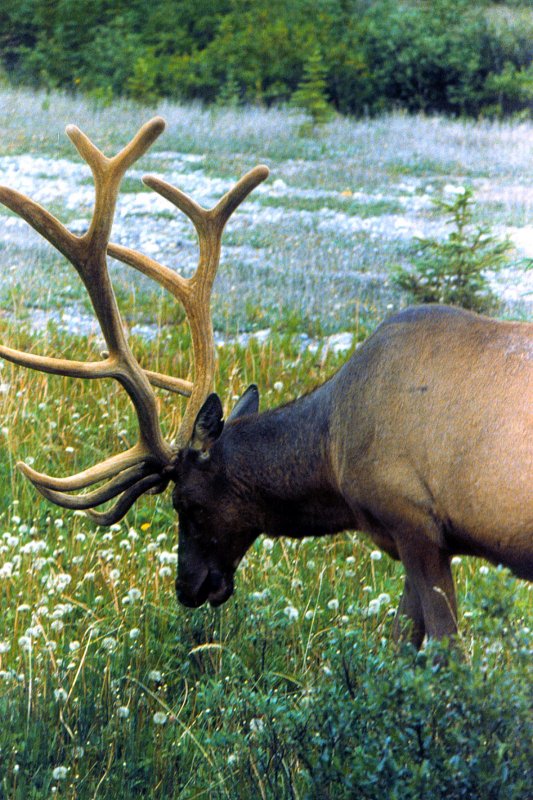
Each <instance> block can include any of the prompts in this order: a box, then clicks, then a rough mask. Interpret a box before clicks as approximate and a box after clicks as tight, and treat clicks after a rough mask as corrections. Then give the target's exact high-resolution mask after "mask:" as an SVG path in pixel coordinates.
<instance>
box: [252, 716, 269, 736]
mask: <svg viewBox="0 0 533 800" xmlns="http://www.w3.org/2000/svg"><path fill="white" fill-rule="evenodd" d="M264 728H265V723H264V722H263V720H262V719H259V718H258V717H254V718H253V719H251V720H250V732H251V733H261V731H262V730H264Z"/></svg>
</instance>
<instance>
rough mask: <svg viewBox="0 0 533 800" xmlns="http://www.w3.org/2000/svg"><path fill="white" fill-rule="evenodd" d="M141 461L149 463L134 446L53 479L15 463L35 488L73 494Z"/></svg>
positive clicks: (143, 454)
mask: <svg viewBox="0 0 533 800" xmlns="http://www.w3.org/2000/svg"><path fill="white" fill-rule="evenodd" d="M141 461H142V462H146V463H150V460H149V458H148V457H147V455H146V453H145V450H144V449H143V447H142V446H141V445H140V444H136V445H134V446H133V447H130V449H129V450H126V451H124V452H123V453H117V454H116V455H114V456H111V457H110V458H108V459H106V460H105V461H101V462H100V463H99V464H96V465H95V466H94V467H89V469H85V470H83V472H78V473H77V474H76V475H70V476H69V477H67V478H54V477H52V476H51V475H46V474H45V473H44V472H37V470H34V469H32V467H29V466H28V465H27V464H24V463H23V462H22V461H19V462H18V463H17V468H18V469H19V470H20V471H21V472H22V474H23V475H25V477H26V478H28V480H30V481H31V482H32V483H33V485H34V486H35V487H36V488H40V487H43V488H46V489H53V490H55V491H59V492H74V491H76V490H78V489H86V488H87V487H88V486H93V485H94V484H95V483H99V482H100V481H105V480H108V479H109V478H112V477H113V476H114V475H118V474H119V473H120V472H122V471H123V470H126V469H129V468H130V467H133V466H135V465H136V464H139V463H140V462H141ZM152 463H153V459H152Z"/></svg>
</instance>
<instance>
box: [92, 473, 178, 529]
mask: <svg viewBox="0 0 533 800" xmlns="http://www.w3.org/2000/svg"><path fill="white" fill-rule="evenodd" d="M169 480H170V478H169V477H167V478H162V477H161V476H160V475H147V477H146V478H142V479H141V480H140V481H137V483H134V484H133V486H130V487H129V489H126V491H125V492H124V493H123V494H122V496H121V497H120V499H119V500H118V501H117V502H116V503H115V505H114V506H112V508H110V509H109V511H92V510H91V511H88V512H87V516H88V517H90V518H91V519H92V520H93V522H96V523H97V524H98V525H114V523H115V522H118V521H119V520H120V519H122V517H123V516H124V514H126V512H127V511H129V510H130V508H131V507H132V505H133V504H134V503H135V501H136V500H137V499H138V498H139V497H141V495H143V494H146V492H151V493H152V494H159V493H160V492H164V491H165V489H166V488H167V486H168V483H169Z"/></svg>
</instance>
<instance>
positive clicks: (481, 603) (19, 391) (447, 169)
mask: <svg viewBox="0 0 533 800" xmlns="http://www.w3.org/2000/svg"><path fill="white" fill-rule="evenodd" d="M0 108H1V109H2V112H3V113H2V119H3V127H2V132H1V133H0V182H2V183H7V184H9V185H12V186H13V187H14V188H18V189H20V190H21V191H24V192H25V193H27V194H29V195H31V196H33V197H36V199H38V200H39V202H41V203H43V205H45V206H47V207H49V208H51V210H53V211H54V213H56V214H57V215H58V216H59V217H60V218H61V219H62V220H63V221H65V222H66V223H67V224H68V225H69V226H70V227H71V228H72V229H73V230H76V231H77V232H81V231H82V230H83V229H84V225H85V224H86V222H87V220H88V219H89V214H90V202H91V193H92V189H91V182H90V180H89V176H88V169H87V168H85V167H84V166H83V165H82V164H81V162H80V161H79V159H78V157H77V155H76V154H75V152H74V149H73V148H72V146H71V144H70V143H69V141H68V139H67V138H66V137H65V136H64V133H63V130H64V126H65V124H67V123H69V122H74V123H76V124H77V125H78V126H79V127H81V128H82V130H85V131H86V132H87V133H88V135H89V136H90V137H91V138H92V139H93V140H94V141H95V143H96V144H98V146H100V147H101V149H103V150H104V152H106V153H109V154H110V153H113V152H116V151H117V150H118V148H119V147H120V146H122V145H123V144H124V143H125V142H126V141H127V140H128V139H129V137H130V136H131V135H132V134H133V132H134V131H135V130H136V129H137V128H138V127H139V125H140V124H141V123H142V122H144V121H145V120H146V119H148V118H149V117H150V116H152V115H153V114H154V113H155V112H157V113H160V114H161V115H162V116H164V117H165V118H166V119H167V122H168V130H167V132H166V133H165V134H164V135H163V136H162V137H161V139H160V140H159V141H158V143H157V145H156V146H155V147H154V148H153V150H152V151H151V152H150V154H148V155H147V156H145V157H144V159H143V160H142V162H141V163H140V164H139V165H138V167H139V168H138V169H137V165H136V166H135V169H133V170H132V171H131V175H130V176H129V177H128V178H127V179H126V181H125V186H124V192H123V195H122V199H121V201H120V203H119V207H118V210H117V222H116V226H115V229H114V230H115V232H116V240H117V241H121V242H122V243H123V244H128V245H129V246H131V247H137V248H139V249H140V250H143V251H145V252H147V253H149V254H150V255H152V256H153V257H156V258H161V260H163V262H164V263H167V264H169V265H170V266H174V267H176V268H179V269H180V270H182V271H183V272H184V274H190V271H191V270H192V269H193V266H194V264H195V261H196V242H195V239H194V235H193V233H192V231H191V230H190V229H189V226H188V224H187V223H186V222H185V221H183V220H180V219H177V218H176V217H177V215H176V214H174V211H173V210H172V209H171V208H170V207H167V206H166V205H164V204H163V205H160V204H159V203H158V202H157V199H156V198H154V197H152V195H151V194H150V193H148V192H146V191H144V190H142V188H141V187H140V186H139V182H138V180H137V179H138V177H139V175H140V174H143V173H144V172H147V171H154V172H158V173H160V174H161V175H163V176H164V177H165V178H166V179H167V180H169V181H171V182H174V183H176V185H178V186H180V187H181V188H183V189H184V190H185V191H188V192H189V191H190V192H191V194H193V196H194V197H195V199H196V200H199V201H200V202H202V203H205V204H206V205H208V204H211V203H213V202H215V201H216V199H217V198H218V197H220V195H221V194H222V193H223V192H224V191H226V190H227V188H228V187H229V186H230V185H231V184H232V183H233V182H234V181H235V180H236V179H238V178H239V177H240V175H241V174H243V173H244V172H245V171H246V170H248V169H250V168H251V167H253V166H254V165H255V164H256V163H260V162H264V163H267V164H268V166H269V167H270V169H271V173H272V174H271V178H270V180H269V181H268V182H267V184H265V187H264V188H262V189H261V191H257V192H255V193H254V194H253V195H252V196H251V197H250V198H249V199H248V200H247V201H246V202H245V204H244V205H243V207H242V208H241V209H240V210H239V211H238V212H237V214H236V215H235V218H232V221H231V222H230V224H229V225H228V230H227V232H226V234H225V238H224V240H223V248H224V249H223V257H222V261H221V266H220V270H219V272H220V275H219V278H218V279H217V284H216V287H215V296H214V300H213V316H214V320H215V327H216V330H217V339H218V341H219V345H218V348H217V352H218V364H217V376H216V387H217V390H218V391H219V392H220V394H221V396H222V398H223V402H224V406H225V409H226V410H229V409H230V408H231V406H232V404H233V403H234V401H235V398H236V397H237V396H239V394H240V393H241V392H242V391H243V389H244V388H246V386H247V385H248V384H249V383H250V382H252V381H253V382H256V383H257V384H258V385H259V388H260V392H261V397H262V400H261V404H262V407H263V408H266V407H269V406H273V405H275V404H279V403H281V402H284V401H288V400H290V399H292V398H294V397H296V396H298V395H299V394H301V393H303V392H305V391H308V390H309V389H311V388H312V387H313V386H316V385H317V384H318V383H320V382H322V381H323V380H325V379H326V378H327V377H328V376H329V375H331V374H332V373H333V372H334V371H335V370H336V369H337V368H338V367H339V366H340V364H341V363H343V361H344V360H345V358H346V357H347V356H348V355H349V353H350V350H351V349H353V348H354V347H355V346H356V345H357V342H358V341H361V340H362V339H364V338H365V336H366V335H368V333H369V332H370V331H371V330H372V329H373V328H374V327H375V326H376V325H377V324H378V323H379V321H380V320H381V319H382V318H383V317H384V315H386V314H387V313H390V311H391V310H394V309H397V308H399V307H401V306H403V305H405V304H406V303H407V302H408V298H406V297H405V296H403V295H401V294H400V293H399V292H398V290H396V289H394V287H393V286H392V285H391V283H390V272H391V270H392V268H393V267H394V266H395V265H398V264H402V265H405V264H407V263H409V262H410V259H412V257H413V254H414V253H416V249H417V240H416V236H417V235H436V236H438V235H441V236H442V235H444V234H445V231H446V229H445V226H444V224H443V222H442V220H441V219H440V218H439V217H438V215H436V212H435V210H434V207H433V204H432V202H431V201H432V198H433V197H439V196H443V195H445V194H446V193H447V192H448V193H449V192H450V191H453V190H454V188H457V187H460V186H463V185H465V184H468V185H471V186H472V187H473V189H474V192H475V197H476V215H477V221H478V222H479V224H482V225H487V226H490V227H491V229H492V230H494V231H496V232H497V233H498V234H499V235H506V234H507V235H509V236H510V237H511V238H512V239H513V241H514V242H515V243H516V249H515V250H514V251H513V253H512V254H511V259H510V262H509V265H508V267H507V268H506V269H505V270H503V271H502V272H501V273H500V274H499V275H497V276H496V275H495V276H494V279H493V280H494V286H495V287H496V289H497V291H498V292H499V294H500V296H501V297H502V301H503V304H502V307H501V309H500V312H499V313H500V314H501V315H502V316H505V317H508V318H520V319H531V318H532V312H531V303H532V295H531V289H532V288H533V287H531V283H530V281H531V275H532V273H531V271H528V270H527V267H528V261H527V259H528V258H531V256H532V255H533V253H532V252H531V247H532V244H531V243H532V240H533V234H532V230H531V217H532V215H531V211H532V208H531V207H532V203H533V199H532V192H531V185H530V180H529V178H528V170H529V169H530V164H531V152H532V147H533V126H532V125H531V123H525V122H521V123H512V122H508V123H495V122H490V123H489V122H480V123H474V122H463V121H449V120H445V119H443V118H438V117H435V118H426V117H409V116H406V115H390V116H387V117H383V118H378V119H375V120H360V121H354V120H349V119H340V118H338V119H334V120H333V121H332V122H331V123H329V124H328V125H325V126H324V127H322V128H321V129H319V130H317V131H315V132H314V133H312V134H311V133H310V132H309V131H307V133H305V131H303V130H302V117H301V115H298V114H297V113H295V112H291V111H287V110H283V109H281V110H276V109H272V110H269V111H265V110H263V109H259V108H258V109H223V108H217V109H212V110H205V109H203V108H201V107H200V106H186V107H184V106H176V105H171V104H168V103H161V104H160V105H158V107H157V109H152V108H142V107H139V106H138V105H133V104H128V103H126V102H117V103H116V104H113V106H111V107H109V108H107V107H104V106H101V105H98V104H95V103H94V102H92V103H91V102H89V101H84V100H81V99H77V98H72V97H68V96H63V95H54V94H51V95H50V94H44V93H43V94H33V93H28V92H21V91H20V92H18V91H17V92H15V91H7V90H2V91H1V92H0ZM0 254H1V257H2V264H3V270H2V275H3V278H2V282H1V286H0V309H1V310H0V341H2V343H6V344H9V345H10V346H13V347H18V348H20V349H28V350H32V351H35V352H39V353H42V354H46V355H56V356H57V355H61V356H64V357H71V358H78V359H96V358H98V357H99V352H100V349H101V341H100V338H99V336H98V332H97V330H96V329H95V328H94V327H93V326H92V325H91V324H90V313H89V309H88V306H87V301H86V300H85V298H84V296H83V292H82V289H81V287H80V285H79V281H77V276H76V275H75V273H74V271H73V269H72V268H71V267H70V266H69V265H68V264H66V263H64V261H63V260H62V259H61V258H60V257H59V256H58V255H57V254H56V253H54V252H53V251H51V248H49V247H48V246H47V245H46V243H44V244H43V243H42V242H40V241H39V239H38V237H36V236H34V235H33V233H32V232H31V231H29V229H28V228H27V227H26V226H25V223H23V222H21V221H19V220H17V219H16V218H15V217H14V216H13V215H11V214H10V213H8V212H7V211H0ZM112 274H113V277H114V280H115V282H116V288H117V295H118V298H119V302H120V304H121V309H122V311H123V314H124V316H125V318H126V320H127V324H128V326H129V329H130V331H131V339H132V342H133V346H134V350H135V353H136V355H137V356H138V358H139V360H140V361H141V363H143V364H145V365H148V364H150V367H151V368H152V369H156V370H158V371H161V372H170V373H172V374H176V375H179V376H181V377H186V376H187V374H188V373H189V372H190V369H191V365H190V362H189V334H188V330H187V326H186V323H185V322H184V319H183V314H182V312H181V310H180V309H177V308H176V307H175V306H174V305H173V304H171V303H170V302H169V299H168V298H166V297H164V296H163V295H162V293H161V292H160V291H159V289H158V288H154V287H153V286H152V285H150V283H149V282H147V281H145V280H144V279H143V278H142V277H139V276H137V275H132V273H131V271H130V272H128V271H127V268H126V267H123V266H119V265H113V267H112ZM339 334H343V336H339ZM345 334H350V335H349V336H348V338H346V336H345ZM340 343H342V344H343V345H344V346H343V347H341V346H340ZM346 343H347V349H346ZM124 394H125V393H124V392H122V391H121V390H120V389H119V388H118V387H116V386H115V385H111V384H110V383H108V382H91V383H90V385H88V384H86V383H84V382H83V381H75V380H68V379H63V378H60V377H53V376H45V375H42V374H40V373H29V372H27V371H25V370H23V369H20V368H16V367H13V366H11V365H10V364H8V363H7V362H4V363H2V364H1V371H0V408H1V419H0V437H1V439H2V448H1V453H0V475H1V478H2V484H3V487H4V491H3V493H2V496H1V498H0V603H1V606H0V607H1V612H2V613H1V618H0V723H1V724H0V798H1V800H15V799H16V800H41V799H42V798H50V797H58V798H69V800H74V798H76V799H78V798H79V799H80V800H85V798H105V799H106V800H111V798H113V799H114V798H117V797H125V798H128V799H129V798H154V800H155V799H156V798H157V799H158V800H159V799H160V800H177V799H178V798H179V799H180V800H193V799H196V798H198V799H200V798H202V799H203V798H205V799H206V800H207V799H208V798H209V800H211V798H217V799H218V798H231V799H232V800H234V799H235V798H237V799H240V798H242V800H250V798H262V799H263V800H281V799H282V798H283V800H284V799H285V798H295V799H296V800H299V799H302V800H303V799H304V798H316V800H329V799H331V800H343V798H346V799H347V800H348V799H350V798H355V797H357V798H364V799H365V800H366V798H368V799H369V800H370V799H372V800H373V799H374V798H375V799H376V800H378V798H379V800H383V798H392V799H396V798H397V799H398V800H419V799H420V798H432V799H433V798H436V799H438V798H447V800H455V798H465V799H466V798H468V800H475V799H476V798H477V799H478V800H492V799H494V800H524V799H527V798H528V797H530V796H531V786H532V785H533V748H532V741H533V704H532V694H531V685H532V683H531V680H532V677H533V675H532V658H531V656H532V652H533V647H532V625H531V620H532V603H533V600H532V592H531V587H530V586H529V585H528V584H526V583H525V582H523V581H519V580H516V579H514V578H513V577H512V576H511V574H510V573H509V572H508V571H507V570H505V569H502V568H499V567H494V566H489V565H487V564H485V563H484V562H482V561H479V560H475V559H466V558H462V559H461V558H456V559H454V567H453V569H454V577H455V580H456V583H457V589H458V597H459V604H460V619H459V625H460V631H461V634H460V639H459V643H458V646H457V648H456V650H454V651H451V652H448V651H447V653H446V657H443V654H442V652H441V650H442V647H441V646H438V645H436V644H430V645H428V646H427V647H426V648H425V650H424V651H422V652H421V653H419V654H417V653H415V652H414V651H413V650H412V649H410V648H409V647H405V648H400V649H397V648H395V647H394V645H393V644H392V643H391V641H390V632H391V628H392V621H393V617H394V613H395V608H396V606H397V604H398V601H399V597H400V594H401V589H402V583H403V575H402V569H401V567H400V566H399V565H397V564H396V563H393V562H392V561H391V560H390V559H388V558H387V557H386V556H385V555H383V557H382V556H381V553H380V552H379V551H376V550H375V549H374V547H373V546H372V544H371V543H370V542H369V541H368V540H366V539H365V538H364V537H362V536H359V535H357V533H355V532H350V533H346V534H342V535H340V536H336V537H331V538H325V539H304V540H303V541H299V542H297V541H293V540H290V539H283V540H276V541H274V540H271V539H269V538H265V537H262V538H261V539H259V540H258V541H257V542H256V544H255V545H254V547H253V548H252V549H251V551H250V552H249V554H248V555H247V557H246V559H245V561H244V562H243V564H242V565H241V567H240V568H239V571H238V574H237V590H236V594H235V597H234V598H233V599H232V600H231V601H230V602H229V603H228V604H227V605H225V606H223V607H222V608H220V609H216V610H213V609H210V608H202V609H199V610H196V611H189V610H186V609H184V608H181V607H178V605H177V602H176V599H175V595H174V585H173V584H174V574H175V569H176V559H177V530H176V517H175V514H174V512H173V511H172V507H171V502H170V496H169V492H167V493H165V494H164V495H161V496H157V497H145V498H143V499H142V500H141V501H139V502H138V503H137V506H136V508H135V509H134V510H132V511H131V512H130V513H129V514H128V516H127V517H126V519H125V520H124V521H123V522H121V523H120V524H117V525H114V526H112V527H111V528H110V529H104V528H98V527H96V526H95V525H93V524H92V523H91V522H90V521H89V520H88V519H87V518H86V517H85V516H84V515H83V513H82V512H74V513H72V512H67V511H63V510H62V509H59V508H56V507H55V506H51V505H50V504H48V503H47V502H46V501H44V500H43V499H42V498H40V497H39V496H38V495H37V494H36V492H35V491H34V490H33V488H32V487H31V486H30V485H29V484H28V483H27V482H26V481H25V480H24V479H23V478H22V476H21V475H20V474H19V473H18V472H17V471H16V470H15V469H14V465H15V462H16V461H17V460H19V459H22V460H25V461H26V462H27V463H30V464H34V465H35V467H36V468H37V469H43V470H45V471H47V472H49V473H51V474H67V473H73V472H75V471H79V470H81V469H83V468H85V467H86V466H89V465H90V464H92V463H95V462H96V461H98V460H101V459H103V458H104V457H106V456H107V455H109V454H110V453H112V452H116V451H117V450H119V449H124V448H125V447H127V446H128V445H129V444H130V443H131V442H132V441H134V439H135V422H134V419H133V415H132V412H131V408H130V406H129V405H128V402H127V398H126V397H125V396H124ZM160 403H161V417H162V423H163V427H164V430H165V431H167V432H169V434H170V435H171V432H172V431H173V430H175V429H176V428H177V425H178V423H179V419H180V415H181V413H182V410H183V406H182V401H181V400H179V399H176V398H175V397H170V396H168V395H164V394H161V395H160ZM435 656H441V657H440V658H435Z"/></svg>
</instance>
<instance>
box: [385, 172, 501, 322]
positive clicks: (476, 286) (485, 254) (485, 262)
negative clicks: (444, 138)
mask: <svg viewBox="0 0 533 800" xmlns="http://www.w3.org/2000/svg"><path fill="white" fill-rule="evenodd" d="M472 198H473V191H472V189H471V188H470V187H467V188H465V189H461V190H460V191H458V193H457V194H456V196H455V199H454V200H450V201H446V200H436V201H435V205H436V207H437V208H438V209H439V210H441V211H442V212H443V213H444V214H445V215H446V216H447V218H448V221H449V222H450V223H451V224H452V225H454V230H452V232H451V233H450V234H449V236H448V238H447V239H446V240H445V241H443V242H442V241H438V240H436V239H419V240H418V241H419V243H420V246H421V254H420V255H419V257H418V258H417V259H416V262H415V269H414V270H412V271H411V270H407V269H403V268H399V269H397V270H396V272H395V273H394V274H393V281H394V283H395V284H396V285H397V286H398V287H399V288H400V289H403V290H404V291H407V292H409V293H410V294H411V295H412V297H413V299H414V300H415V301H416V302H419V303H449V304H451V305H457V306H462V307H463V308H469V309H472V310H473V311H481V312H483V311H486V312H487V311H494V310H496V308H497V307H498V298H497V297H496V296H495V294H494V293H493V292H492V291H491V289H490V286H489V284H488V281H487V278H486V276H485V274H484V271H485V270H497V269H499V268H500V267H501V266H502V265H503V264H504V263H505V261H506V259H507V253H508V251H509V250H510V248H511V244H510V242H509V240H508V239H504V240H503V241H498V240H497V239H496V237H494V236H492V235H491V234H490V232H489V231H488V229H487V228H474V227H473V226H472V210H473V199H472Z"/></svg>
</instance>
